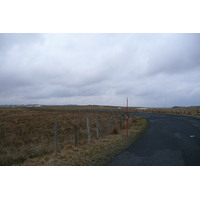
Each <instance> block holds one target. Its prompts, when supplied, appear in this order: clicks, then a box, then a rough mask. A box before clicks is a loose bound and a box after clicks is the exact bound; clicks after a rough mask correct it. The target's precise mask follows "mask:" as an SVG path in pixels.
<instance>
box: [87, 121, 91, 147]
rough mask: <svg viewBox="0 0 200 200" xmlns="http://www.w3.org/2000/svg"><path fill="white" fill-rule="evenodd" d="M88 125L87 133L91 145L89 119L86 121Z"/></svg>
mask: <svg viewBox="0 0 200 200" xmlns="http://www.w3.org/2000/svg"><path fill="white" fill-rule="evenodd" d="M86 123H87V132H88V144H89V143H90V139H91V135H90V125H89V118H87V119H86Z"/></svg>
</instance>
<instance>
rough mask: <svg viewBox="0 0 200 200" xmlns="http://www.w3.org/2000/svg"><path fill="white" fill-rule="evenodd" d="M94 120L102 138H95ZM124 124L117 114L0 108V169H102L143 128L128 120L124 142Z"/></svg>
mask: <svg viewBox="0 0 200 200" xmlns="http://www.w3.org/2000/svg"><path fill="white" fill-rule="evenodd" d="M97 117H98V123H99V127H100V128H101V131H102V133H103V134H104V136H105V138H102V137H100V136H98V138H97V135H96V119H97ZM86 118H89V119H90V131H91V143H90V144H87V143H88V141H87V127H86ZM108 120H109V121H108ZM124 120H125V118H124V116H123V115H121V114H116V113H97V112H82V111H76V112H74V111H67V110H63V109H62V108H59V109H53V110H52V109H48V107H46V108H42V109H33V108H32V109H28V108H0V165H6V166H7V165H70V166H74V165H103V164H104V163H105V162H107V161H108V160H109V159H111V158H113V156H115V155H116V154H117V153H119V152H120V151H121V150H123V149H124V148H126V147H127V146H128V145H129V144H130V143H132V142H133V141H134V140H135V139H136V138H137V137H138V135H140V134H141V132H142V130H143V129H144V127H145V125H146V121H145V120H144V119H143V118H140V117H133V118H131V119H129V123H130V129H129V131H130V135H129V137H128V138H127V137H126V136H125V121H124ZM55 121H57V122H58V133H59V135H58V152H57V156H56V154H55V151H54V122H55ZM108 123H109V124H108ZM74 125H76V126H77V132H78V144H77V145H75V144H74ZM109 127H110V128H109ZM108 128H109V129H110V130H109V129H108ZM109 133H110V134H109ZM99 137H100V138H99Z"/></svg>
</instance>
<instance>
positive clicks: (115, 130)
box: [111, 127, 119, 134]
mask: <svg viewBox="0 0 200 200" xmlns="http://www.w3.org/2000/svg"><path fill="white" fill-rule="evenodd" d="M111 134H119V132H118V130H117V128H116V127H115V128H113V130H112V132H111Z"/></svg>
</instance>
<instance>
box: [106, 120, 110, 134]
mask: <svg viewBox="0 0 200 200" xmlns="http://www.w3.org/2000/svg"><path fill="white" fill-rule="evenodd" d="M107 121H108V134H110V120H109V118H108V119H107Z"/></svg>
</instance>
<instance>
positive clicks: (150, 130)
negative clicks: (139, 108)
mask: <svg viewBox="0 0 200 200" xmlns="http://www.w3.org/2000/svg"><path fill="white" fill-rule="evenodd" d="M134 115H138V116H141V117H144V118H146V119H147V120H148V126H147V129H146V131H145V133H144V134H143V135H141V136H140V137H139V138H138V140H137V141H135V142H134V143H133V144H132V145H131V146H129V147H128V148H127V149H125V150H124V151H123V152H122V153H120V154H119V155H118V156H116V157H115V158H114V159H113V160H111V161H109V162H108V163H106V165H105V166H200V119H197V118H194V117H185V116H176V115H164V114H151V113H134Z"/></svg>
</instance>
